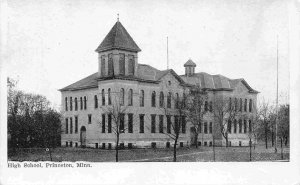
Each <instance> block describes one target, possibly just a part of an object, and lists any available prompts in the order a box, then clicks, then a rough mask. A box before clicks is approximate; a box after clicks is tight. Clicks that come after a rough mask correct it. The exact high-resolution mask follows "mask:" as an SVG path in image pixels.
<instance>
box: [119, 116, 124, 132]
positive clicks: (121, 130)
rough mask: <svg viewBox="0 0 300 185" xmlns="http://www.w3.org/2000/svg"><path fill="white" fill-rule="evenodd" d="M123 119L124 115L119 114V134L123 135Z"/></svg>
mask: <svg viewBox="0 0 300 185" xmlns="http://www.w3.org/2000/svg"><path fill="white" fill-rule="evenodd" d="M124 118H125V114H123V113H121V114H120V126H119V129H120V133H124V131H125V128H124V121H125V120H124Z"/></svg>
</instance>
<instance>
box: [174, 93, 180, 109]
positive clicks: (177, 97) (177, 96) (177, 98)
mask: <svg viewBox="0 0 300 185" xmlns="http://www.w3.org/2000/svg"><path fill="white" fill-rule="evenodd" d="M175 101H176V102H175V107H176V109H178V108H179V95H178V93H176V100H175Z"/></svg>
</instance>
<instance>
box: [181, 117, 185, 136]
mask: <svg viewBox="0 0 300 185" xmlns="http://www.w3.org/2000/svg"><path fill="white" fill-rule="evenodd" d="M181 119H182V120H181V121H182V124H181V127H182V128H181V129H182V133H183V134H185V131H186V120H185V116H182V118H181Z"/></svg>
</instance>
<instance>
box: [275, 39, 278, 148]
mask: <svg viewBox="0 0 300 185" xmlns="http://www.w3.org/2000/svg"><path fill="white" fill-rule="evenodd" d="M276 85H277V86H276V122H275V153H277V135H278V128H277V127H278V35H277V83H276Z"/></svg>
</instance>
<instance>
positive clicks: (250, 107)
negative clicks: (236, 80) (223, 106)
mask: <svg viewBox="0 0 300 185" xmlns="http://www.w3.org/2000/svg"><path fill="white" fill-rule="evenodd" d="M249 112H252V99H250V100H249Z"/></svg>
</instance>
